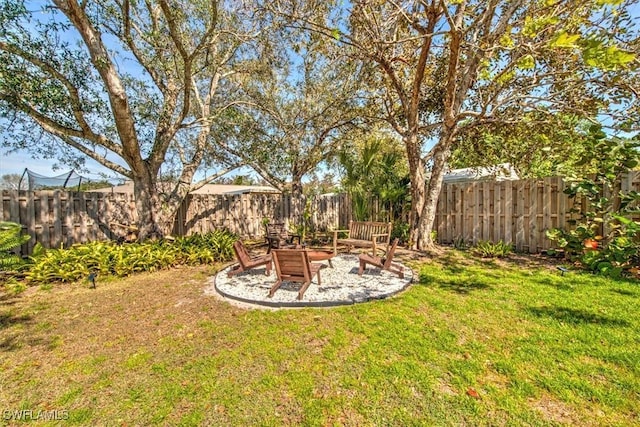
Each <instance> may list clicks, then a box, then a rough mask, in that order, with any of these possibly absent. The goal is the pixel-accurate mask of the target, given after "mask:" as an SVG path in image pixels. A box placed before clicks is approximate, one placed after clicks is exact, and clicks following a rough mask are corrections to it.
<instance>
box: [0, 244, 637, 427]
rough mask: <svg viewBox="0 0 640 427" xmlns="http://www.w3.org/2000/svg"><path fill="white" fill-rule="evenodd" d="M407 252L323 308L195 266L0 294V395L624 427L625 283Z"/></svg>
mask: <svg viewBox="0 0 640 427" xmlns="http://www.w3.org/2000/svg"><path fill="white" fill-rule="evenodd" d="M413 267H414V268H415V270H416V271H417V272H418V277H419V283H417V284H414V286H412V287H411V288H410V289H409V290H408V291H406V292H404V293H403V294H401V295H399V296H397V297H394V298H391V299H389V300H385V301H377V302H372V303H367V304H360V305H355V306H350V307H341V308H335V309H303V310H282V311H260V310H243V309H240V308H236V307H233V306H229V305H227V304H225V303H222V302H219V301H217V300H215V299H214V298H212V297H206V296H203V294H202V289H203V287H204V286H205V284H204V282H205V280H206V276H207V274H210V273H211V272H210V271H202V269H182V270H180V271H178V272H160V273H154V274H149V275H142V276H139V277H134V278H130V279H126V280H122V281H113V282H109V283H107V284H99V285H98V289H97V290H89V289H88V288H87V287H86V286H79V287H76V288H71V289H69V290H59V291H43V290H35V291H33V293H34V294H33V295H21V296H18V297H13V298H11V299H8V300H4V301H0V380H1V383H2V384H3V388H2V390H0V401H3V402H6V403H5V406H7V407H8V408H9V409H34V410H37V409H48V410H51V409H57V410H68V411H69V420H67V421H65V423H67V424H69V425H88V424H90V425H115V424H126V425H130V424H134V425H153V424H161V425H200V424H204V425H320V426H324V425H358V426H360V425H402V426H405V425H456V426H458V425H491V426H493V425H527V426H529V425H562V424H573V425H620V426H623V425H624V426H626V425H640V418H639V416H640V415H639V414H640V406H639V404H638V402H639V401H640V394H639V393H640V350H639V348H640V321H639V320H638V316H637V314H638V313H639V312H640V310H639V309H640V284H638V283H637V282H627V281H615V280H611V279H605V278H601V277H598V276H592V275H588V274H581V273H576V272H570V273H567V274H565V275H564V276H561V275H560V273H559V272H558V271H557V270H555V269H549V268H544V267H531V266H526V265H522V264H515V263H509V262H508V261H507V262H504V261H490V260H479V261H477V260H474V259H472V258H467V257H466V256H465V255H464V254H459V253H457V252H450V253H447V254H446V255H444V256H443V257H441V258H440V259H439V260H436V261H432V262H426V263H423V264H420V265H417V264H416V265H413ZM45 301H46V302H45ZM116 307H118V308H116ZM53 344H55V345H53ZM474 396H475V397H474Z"/></svg>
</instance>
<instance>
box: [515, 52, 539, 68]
mask: <svg viewBox="0 0 640 427" xmlns="http://www.w3.org/2000/svg"><path fill="white" fill-rule="evenodd" d="M535 66H536V60H535V59H534V58H533V56H532V55H525V56H523V57H522V58H520V60H519V61H518V68H520V69H522V70H531V69H533V68H535Z"/></svg>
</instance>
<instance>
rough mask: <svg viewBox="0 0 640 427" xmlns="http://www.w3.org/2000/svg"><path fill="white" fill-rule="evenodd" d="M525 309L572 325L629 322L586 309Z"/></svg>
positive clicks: (627, 324) (614, 324) (621, 325)
mask: <svg viewBox="0 0 640 427" xmlns="http://www.w3.org/2000/svg"><path fill="white" fill-rule="evenodd" d="M526 310H527V311H528V312H529V313H531V314H533V315H535V316H537V317H550V318H553V319H556V320H559V321H561V322H564V323H568V324H572V325H584V324H592V325H603V326H615V327H628V326H629V322H627V321H626V320H622V319H616V318H613V317H607V316H602V315H599V314H596V313H591V312H588V311H586V310H577V309H574V308H568V307H558V306H554V307H528V308H527V309H526Z"/></svg>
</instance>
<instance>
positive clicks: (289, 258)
mask: <svg viewBox="0 0 640 427" xmlns="http://www.w3.org/2000/svg"><path fill="white" fill-rule="evenodd" d="M271 254H272V255H273V263H274V264H275V266H276V274H277V276H278V281H277V282H276V283H275V285H273V286H272V287H271V290H270V291H269V298H271V297H273V294H274V293H275V292H276V291H277V290H278V288H280V285H282V282H283V281H290V282H300V283H302V287H301V288H300V291H299V292H298V299H299V300H301V299H302V297H303V295H304V293H305V291H306V290H307V288H308V287H309V285H310V284H311V281H312V280H313V277H314V276H315V275H316V274H317V275H318V286H320V267H322V266H321V265H320V264H312V263H311V262H310V261H309V257H308V255H307V251H305V250H304V249H274V250H273V251H272V252H271Z"/></svg>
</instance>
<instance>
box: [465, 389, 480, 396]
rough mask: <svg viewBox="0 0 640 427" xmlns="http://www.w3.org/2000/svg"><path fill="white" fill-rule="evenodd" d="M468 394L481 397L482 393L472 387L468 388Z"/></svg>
mask: <svg viewBox="0 0 640 427" xmlns="http://www.w3.org/2000/svg"><path fill="white" fill-rule="evenodd" d="M467 395H469V396H471V397H473V398H474V399H480V395H479V394H478V392H477V391H476V390H475V389H474V388H471V387H469V388H468V389H467Z"/></svg>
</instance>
